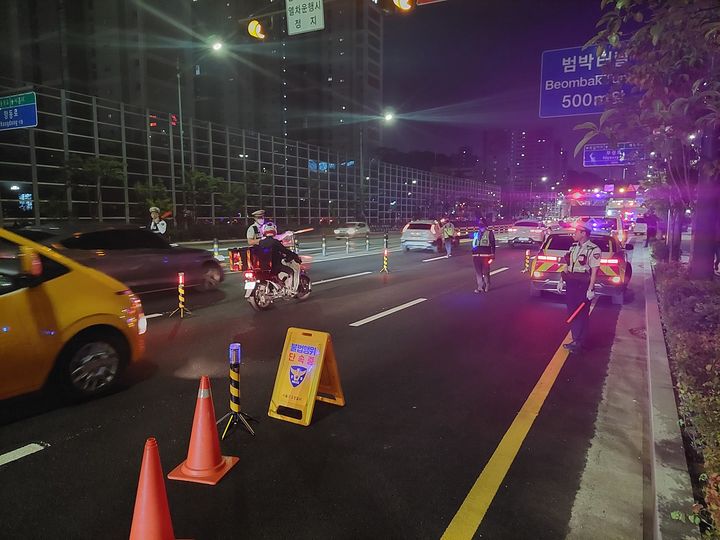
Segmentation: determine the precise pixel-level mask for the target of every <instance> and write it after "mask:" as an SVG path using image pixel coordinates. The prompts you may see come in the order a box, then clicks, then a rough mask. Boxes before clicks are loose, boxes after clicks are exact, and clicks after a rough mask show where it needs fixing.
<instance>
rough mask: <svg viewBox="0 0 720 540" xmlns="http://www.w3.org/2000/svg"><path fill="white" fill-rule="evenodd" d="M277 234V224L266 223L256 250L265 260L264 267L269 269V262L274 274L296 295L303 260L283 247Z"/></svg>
mask: <svg viewBox="0 0 720 540" xmlns="http://www.w3.org/2000/svg"><path fill="white" fill-rule="evenodd" d="M276 234H277V227H275V224H274V223H273V222H272V221H268V222H267V223H265V225H264V226H263V229H262V235H263V238H262V239H261V240H260V242H259V243H258V245H257V247H256V248H254V249H256V250H259V253H258V255H259V257H260V258H261V259H262V260H263V265H264V266H265V267H267V263H268V261H269V262H270V268H271V269H272V272H273V274H275V275H276V276H278V278H280V279H281V280H282V281H283V282H284V283H285V287H286V288H287V290H288V291H290V293H292V294H295V293H296V292H297V288H298V284H299V282H300V265H301V264H302V259H301V258H300V256H299V255H298V254H297V253H295V252H294V251H290V250H289V249H288V248H286V247H285V246H283V244H282V242H280V240H278V239H277V238H275V235H276Z"/></svg>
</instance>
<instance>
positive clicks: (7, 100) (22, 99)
mask: <svg viewBox="0 0 720 540" xmlns="http://www.w3.org/2000/svg"><path fill="white" fill-rule="evenodd" d="M37 125H38V115H37V96H36V95H35V92H25V93H24V94H15V95H14V96H3V97H0V131H7V130H10V129H21V128H32V127H35V126H37Z"/></svg>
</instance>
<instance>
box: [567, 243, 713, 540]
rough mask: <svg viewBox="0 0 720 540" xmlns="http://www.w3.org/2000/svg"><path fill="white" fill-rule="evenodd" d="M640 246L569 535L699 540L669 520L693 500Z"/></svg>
mask: <svg viewBox="0 0 720 540" xmlns="http://www.w3.org/2000/svg"><path fill="white" fill-rule="evenodd" d="M635 248H636V249H635V251H634V253H633V259H634V260H633V280H632V282H631V284H630V290H631V294H632V296H630V297H629V298H632V301H627V302H626V304H625V305H624V306H623V308H622V310H621V311H620V314H619V317H618V321H617V324H616V328H615V339H614V342H613V345H612V348H611V351H610V362H609V364H608V373H607V377H606V380H605V387H604V388H603V397H602V401H601V403H600V405H599V407H598V414H597V418H596V421H595V435H594V437H593V440H592V442H591V445H590V448H589V450H588V455H587V462H586V466H585V470H584V472H583V474H582V478H581V482H580V489H579V490H578V493H577V495H576V498H575V503H574V505H573V510H572V515H571V519H570V527H569V528H570V532H569V534H568V536H567V537H568V538H572V539H597V538H607V539H610V538H612V539H618V540H620V539H630V538H633V539H634V538H644V539H660V538H667V539H685V538H687V539H691V538H692V539H695V538H698V539H699V538H700V534H699V531H698V530H697V528H696V527H693V526H692V525H689V524H687V523H681V522H679V521H674V520H672V519H671V517H670V514H671V512H672V511H674V510H681V511H684V512H688V511H689V509H690V507H691V506H692V504H693V503H694V500H693V496H692V486H691V482H690V475H689V473H688V469H687V462H686V460H685V453H684V448H683V442H682V438H681V434H680V428H679V426H678V412H677V405H676V402H675V396H674V393H673V388H672V380H671V378H670V368H669V365H668V359H667V353H666V349H665V340H664V336H663V331H662V327H661V326H660V315H659V311H658V306H657V298H656V296H655V287H654V283H653V276H652V269H651V265H650V254H649V250H648V249H645V248H643V247H642V245H641V244H636V245H635ZM601 531H602V532H601Z"/></svg>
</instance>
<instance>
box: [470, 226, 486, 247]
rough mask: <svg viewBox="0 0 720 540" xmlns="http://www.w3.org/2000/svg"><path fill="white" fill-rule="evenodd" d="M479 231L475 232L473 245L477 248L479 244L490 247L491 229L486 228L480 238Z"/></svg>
mask: <svg viewBox="0 0 720 540" xmlns="http://www.w3.org/2000/svg"><path fill="white" fill-rule="evenodd" d="M478 235H479V233H477V232H476V233H475V235H474V236H473V243H472V247H474V248H476V247H478V246H482V247H490V230H489V229H485V230H484V231H483V233H482V236H481V237H480V238H478Z"/></svg>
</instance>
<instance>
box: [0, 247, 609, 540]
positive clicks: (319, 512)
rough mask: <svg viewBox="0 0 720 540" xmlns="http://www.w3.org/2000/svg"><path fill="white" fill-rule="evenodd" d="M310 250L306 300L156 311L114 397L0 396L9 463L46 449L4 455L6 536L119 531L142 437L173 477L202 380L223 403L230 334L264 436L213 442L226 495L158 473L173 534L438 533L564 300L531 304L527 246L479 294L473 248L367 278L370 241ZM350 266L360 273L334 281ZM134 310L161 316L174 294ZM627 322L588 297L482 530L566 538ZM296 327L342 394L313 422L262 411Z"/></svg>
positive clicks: (551, 343)
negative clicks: (230, 459) (576, 336)
mask: <svg viewBox="0 0 720 540" xmlns="http://www.w3.org/2000/svg"><path fill="white" fill-rule="evenodd" d="M333 245H334V246H338V245H339V247H340V249H338V250H337V251H336V252H335V254H334V255H333V257H330V258H335V257H344V256H345V255H344V253H343V248H344V244H333ZM310 248H311V246H308V249H309V251H308V252H306V253H307V255H309V257H308V258H307V263H308V269H309V274H310V276H311V277H312V279H313V282H314V283H315V285H314V287H313V292H312V295H311V296H310V298H309V299H307V300H306V301H304V302H296V301H285V302H280V303H278V304H277V305H276V307H275V308H273V309H272V310H271V311H269V312H263V313H256V312H254V311H253V310H252V309H251V308H250V306H249V305H248V304H247V303H246V302H245V300H244V299H243V290H242V278H241V277H240V276H239V275H236V274H229V275H227V278H226V281H225V282H224V283H223V285H222V287H221V288H220V289H219V290H218V291H215V292H212V293H208V294H204V295H203V294H200V293H192V292H191V293H190V294H189V295H188V299H187V304H188V307H189V308H190V309H192V310H193V314H192V316H191V317H189V318H186V319H183V320H180V319H178V318H167V317H166V316H164V315H163V316H157V317H154V318H152V319H150V321H149V330H148V334H147V359H146V361H144V362H143V363H141V364H139V365H136V366H135V367H134V369H132V370H131V372H130V373H129V376H128V378H127V379H128V380H127V382H126V384H125V385H123V388H122V389H121V390H120V391H118V392H117V393H115V394H113V395H111V396H107V397H105V398H102V399H98V400H95V401H91V402H86V403H81V404H75V405H68V404H64V403H59V402H58V401H57V400H56V399H55V398H53V397H47V396H30V397H26V398H22V399H16V400H13V401H11V402H6V403H4V404H2V407H3V410H2V411H1V412H2V414H1V415H0V420H2V422H4V423H5V425H3V426H2V427H0V454H2V453H4V452H7V451H9V450H12V449H15V448H18V447H21V446H23V445H26V444H28V443H32V442H38V443H41V444H43V445H46V448H45V449H44V450H42V451H39V452H37V453H34V454H32V455H29V456H27V457H24V458H22V459H19V460H17V461H13V462H11V463H9V464H7V465H4V466H0V480H1V481H2V485H3V489H2V490H0V524H1V525H0V527H1V532H0V536H2V537H7V538H67V539H69V538H93V539H94V538H127V536H128V534H129V530H130V524H131V520H132V513H133V505H134V500H135V493H136V489H137V481H138V474H139V470H140V462H141V459H142V452H143V445H144V442H145V439H146V438H147V437H155V438H156V439H157V440H158V443H159V447H160V455H161V459H162V464H163V469H164V471H165V473H166V474H167V473H168V472H169V471H170V470H172V469H173V468H174V467H175V466H177V465H178V464H179V463H180V462H181V461H182V460H184V459H185V456H186V452H187V445H188V439H189V435H190V426H191V424H192V418H193V411H194V408H195V402H196V396H197V388H198V379H199V377H200V375H209V376H210V377H211V382H212V391H213V399H214V404H215V410H216V412H217V415H218V417H219V416H221V415H222V414H224V413H225V412H226V411H227V410H228V379H227V371H228V368H227V349H228V345H229V343H231V342H240V343H241V344H242V348H243V361H244V364H243V366H242V368H241V379H242V383H241V384H242V407H243V410H244V411H246V412H248V413H250V414H252V415H253V416H255V417H256V418H257V419H258V420H259V423H257V424H254V427H255V429H256V433H257V434H256V436H255V437H252V436H250V435H249V434H248V433H246V432H244V431H240V430H236V431H234V432H232V433H231V434H230V435H229V436H228V438H226V440H225V441H223V442H222V444H221V447H222V451H223V453H224V454H225V455H233V456H238V457H239V458H240V462H239V464H238V465H237V466H236V467H235V468H234V469H232V470H231V471H230V472H229V473H228V475H227V476H226V477H225V478H223V480H222V481H221V482H220V483H219V484H218V485H217V486H214V487H210V486H204V485H200V484H189V483H184V482H176V481H167V482H166V486H167V491H168V498H169V503H170V509H171V514H172V520H173V525H174V530H175V534H176V536H178V537H181V538H190V537H191V538H198V539H205V538H241V537H242V538H291V537H292V538H308V539H310V538H312V539H319V538H408V539H415V538H440V537H441V536H442V535H443V532H444V531H445V530H446V528H447V527H448V525H449V524H450V523H451V521H452V520H453V517H454V516H455V515H456V513H457V512H458V510H459V509H460V507H461V505H462V504H463V502H464V501H465V500H466V497H468V494H469V493H470V492H471V490H472V488H473V485H474V484H475V482H476V480H477V479H478V476H479V475H480V474H481V473H482V472H483V470H484V468H486V465H487V464H488V463H489V462H490V461H491V456H493V453H494V452H495V451H496V449H497V448H498V445H499V444H500V443H501V440H503V437H504V436H505V434H506V432H507V431H508V429H509V428H510V426H511V424H513V421H514V420H515V419H516V416H517V415H518V412H519V411H520V410H521V408H523V405H524V404H525V403H526V400H528V396H529V395H530V394H531V392H532V390H533V388H534V387H535V385H536V384H537V383H538V380H539V379H540V378H541V376H542V374H543V372H544V370H545V368H546V367H547V366H548V364H549V363H550V362H551V359H552V358H553V357H554V355H555V353H556V351H557V350H558V348H559V347H560V345H561V343H562V341H563V339H564V338H565V335H566V333H567V325H566V324H565V319H566V316H567V315H566V312H565V306H564V304H563V303H562V301H561V300H559V299H555V298H553V297H548V298H545V297H544V298H541V299H534V298H530V296H529V290H528V284H527V275H526V274H522V273H521V270H522V266H523V255H524V254H523V251H522V250H511V249H509V248H507V247H505V246H503V247H501V248H500V249H499V250H498V256H497V260H496V261H495V263H494V264H493V268H494V271H495V272H497V273H496V275H494V276H493V278H492V288H491V291H490V292H489V293H487V294H473V289H474V288H475V281H474V273H473V268H472V262H471V258H470V256H469V249H468V246H467V244H463V245H462V246H461V247H460V248H459V250H457V251H456V253H455V255H454V256H453V257H452V258H449V259H445V258H442V259H437V260H429V259H435V258H436V257H437V255H435V254H432V253H430V252H411V253H403V252H400V251H399V250H398V247H397V241H396V240H395V241H394V243H391V252H390V274H389V275H385V274H380V273H379V272H378V271H379V269H380V267H381V256H380V254H379V252H378V251H377V248H376V247H374V248H373V253H372V254H371V255H366V254H364V253H363V249H364V244H360V245H354V246H353V248H354V249H353V250H352V253H351V254H350V255H351V257H349V258H336V259H335V260H325V259H326V258H323V257H322V256H320V255H319V254H318V253H317V252H314V253H313V252H312V251H311V250H310ZM396 250H397V251H396ZM504 269H506V270H504ZM356 274H360V275H356ZM345 276H354V277H347V278H345V279H339V280H334V281H326V280H333V279H335V278H340V277H345ZM323 281H325V282H324V283H322V282H323ZM419 299H425V300H423V301H419ZM415 300H418V303H416V304H415V305H412V306H411V307H407V308H406V309H402V310H400V311H397V312H395V313H393V314H391V315H389V316H386V317H383V318H379V319H376V320H373V321H371V322H368V323H367V324H363V325H361V326H351V324H352V323H354V322H357V321H361V320H363V319H366V318H368V317H372V316H373V315H376V314H378V313H381V312H383V311H385V310H388V309H390V308H393V307H397V306H400V305H403V304H406V303H409V302H412V301H415ZM143 303H144V307H145V311H146V313H148V314H151V315H154V314H158V315H162V314H166V313H167V312H168V311H170V310H171V309H172V308H173V307H175V298H174V295H170V294H155V295H148V296H146V297H144V298H143ZM618 313H619V307H618V306H613V305H611V303H610V302H609V300H608V299H602V300H601V301H600V302H598V304H597V306H596V309H595V310H594V312H593V314H592V320H591V331H590V335H589V343H588V344H589V350H588V351H586V352H583V353H582V354H579V355H571V356H570V357H569V358H568V359H567V361H566V362H565V364H564V366H562V370H561V371H560V374H559V376H558V378H557V380H556V382H555V384H554V386H552V388H551V390H550V393H549V395H548V397H547V399H546V400H545V402H544V405H543V406H542V409H541V410H540V413H539V415H538V416H537V419H535V421H534V424H532V427H531V428H530V430H529V433H528V435H527V437H526V438H525V439H524V441H522V444H521V446H520V449H519V452H518V453H517V456H515V457H514V458H512V456H511V457H510V458H508V465H509V471H508V473H507V475H506V476H505V477H504V479H502V481H501V483H500V486H499V489H498V490H497V492H496V493H490V494H489V495H488V494H487V493H486V494H485V496H488V497H489V498H490V500H491V504H490V506H489V508H488V510H487V512H486V513H485V515H484V517H483V518H482V520H481V522H480V524H479V527H478V528H477V531H476V532H475V535H474V537H476V538H499V539H504V538H508V539H517V538H534V539H543V538H547V539H555V538H563V537H564V536H565V534H566V533H567V528H568V522H569V520H570V512H571V508H572V504H573V500H574V497H575V494H576V492H577V490H578V486H579V482H580V475H581V473H582V470H583V465H584V462H585V456H586V452H587V449H588V446H589V444H590V440H591V438H592V435H593V425H594V424H593V423H594V420H595V415H596V411H597V407H598V403H599V401H600V398H601V392H602V385H603V381H604V378H605V373H606V369H607V363H608V358H609V349H610V345H611V343H612V339H613V332H614V329H615V322H616V320H617V317H618ZM290 326H295V327H300V328H307V329H312V330H321V331H325V332H329V333H330V334H331V335H332V338H333V342H334V346H335V352H336V356H337V361H338V366H339V371H340V377H341V381H342V386H343V390H344V393H345V397H346V400H347V404H346V406H345V407H342V408H341V407H336V406H333V405H329V404H323V403H318V404H317V405H316V407H315V414H314V416H313V419H312V423H311V425H310V426H309V427H301V426H297V425H293V424H290V423H287V422H282V421H279V420H275V419H272V418H269V417H268V416H267V410H268V405H269V402H270V396H271V394H272V387H273V384H274V380H275V375H276V371H277V366H278V361H279V358H280V355H281V351H282V347H283V342H284V337H285V333H286V331H287V328H288V327H290Z"/></svg>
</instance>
